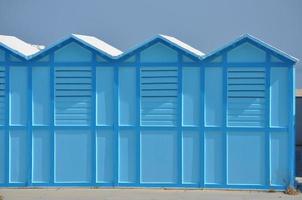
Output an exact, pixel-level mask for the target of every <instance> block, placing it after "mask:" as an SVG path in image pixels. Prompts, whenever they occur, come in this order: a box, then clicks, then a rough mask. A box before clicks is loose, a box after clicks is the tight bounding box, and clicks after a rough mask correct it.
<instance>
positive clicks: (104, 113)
mask: <svg viewBox="0 0 302 200" xmlns="http://www.w3.org/2000/svg"><path fill="white" fill-rule="evenodd" d="M62 46H63V47H61V48H58V49H54V50H53V51H50V52H48V54H47V55H45V56H43V57H41V58H39V59H36V60H31V61H25V60H22V59H21V58H18V57H15V56H11V55H10V53H9V52H8V51H6V50H4V49H1V50H0V52H5V53H1V54H0V59H2V60H1V61H0V63H1V65H0V73H1V74H2V75H3V76H1V78H0V83H1V85H0V87H1V88H0V90H1V91H0V92H2V93H1V96H0V98H1V99H0V103H1V104H0V106H1V107H3V108H4V110H3V115H2V116H4V117H3V118H0V148H2V149H1V151H0V185H1V186H141V187H202V188H236V189H285V188H286V187H287V186H288V185H293V184H294V183H293V181H294V160H293V158H294V157H293V156H292V155H293V153H294V98H293V95H294V94H293V91H294V70H293V66H292V65H291V64H289V63H287V62H285V61H284V60H282V58H280V57H278V55H273V54H272V53H271V52H268V51H266V50H265V49H263V48H261V47H260V46H257V45H255V44H249V43H248V44H242V45H239V46H238V47H237V48H234V49H228V50H226V51H222V52H221V53H220V54H219V55H217V56H213V57H212V58H210V59H207V60H204V61H200V60H197V59H196V58H194V57H192V56H190V55H188V54H187V53H185V52H183V51H180V50H179V49H177V48H175V47H173V46H171V45H170V44H168V43H166V42H164V41H156V42H154V43H153V44H152V45H150V46H148V47H146V48H143V49H139V50H138V51H135V52H133V54H132V55H130V56H129V57H127V58H124V59H121V60H110V59H108V58H106V57H104V56H102V55H100V54H98V53H97V52H95V51H93V50H91V49H89V48H87V47H85V46H84V45H82V44H80V43H78V42H76V41H67V42H66V44H63V45H62ZM1 144H2V145H1ZM247 172H249V173H247Z"/></svg>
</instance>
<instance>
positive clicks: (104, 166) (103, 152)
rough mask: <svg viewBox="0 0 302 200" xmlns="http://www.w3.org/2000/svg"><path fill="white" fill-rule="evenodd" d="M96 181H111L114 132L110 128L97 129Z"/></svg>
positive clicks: (113, 157)
mask: <svg viewBox="0 0 302 200" xmlns="http://www.w3.org/2000/svg"><path fill="white" fill-rule="evenodd" d="M96 137H97V138H96V144H97V147H96V182H97V183H113V174H114V159H115V150H114V149H115V148H114V133H113V131H112V130H102V129H101V130H98V131H97V136H96Z"/></svg>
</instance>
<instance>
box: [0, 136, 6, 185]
mask: <svg viewBox="0 0 302 200" xmlns="http://www.w3.org/2000/svg"><path fill="white" fill-rule="evenodd" d="M4 134H5V132H4V131H3V130H0V184H1V183H4V182H5V164H7V163H6V161H5V156H6V154H7V152H6V150H5V146H6V142H5V135H4Z"/></svg>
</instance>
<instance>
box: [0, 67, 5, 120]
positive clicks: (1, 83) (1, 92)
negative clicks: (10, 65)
mask: <svg viewBox="0 0 302 200" xmlns="http://www.w3.org/2000/svg"><path fill="white" fill-rule="evenodd" d="M4 119H5V67H0V124H1V125H4V121H5V120H4Z"/></svg>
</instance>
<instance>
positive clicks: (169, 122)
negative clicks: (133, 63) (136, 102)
mask: <svg viewBox="0 0 302 200" xmlns="http://www.w3.org/2000/svg"><path fill="white" fill-rule="evenodd" d="M177 74H178V71H177V67H142V68H141V71H140V83H141V85H140V94H141V125H143V126H175V125H176V118H177V117H176V115H177V90H178V89H177V88H178V76H177Z"/></svg>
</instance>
